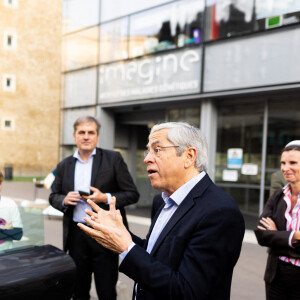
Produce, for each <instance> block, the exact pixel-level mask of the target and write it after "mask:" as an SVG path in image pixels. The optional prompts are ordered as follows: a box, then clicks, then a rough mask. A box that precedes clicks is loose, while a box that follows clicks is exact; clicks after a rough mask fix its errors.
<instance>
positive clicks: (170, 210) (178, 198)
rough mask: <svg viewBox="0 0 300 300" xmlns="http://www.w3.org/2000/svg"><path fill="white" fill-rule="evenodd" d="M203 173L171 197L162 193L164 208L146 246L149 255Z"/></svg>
mask: <svg viewBox="0 0 300 300" xmlns="http://www.w3.org/2000/svg"><path fill="white" fill-rule="evenodd" d="M205 174H206V173H205V172H204V171H202V172H201V173H200V174H198V175H196V176H195V177H193V178H192V179H191V180H189V181H188V182H187V183H185V184H184V185H182V186H181V187H180V188H179V189H177V190H176V191H175V192H174V193H173V194H172V195H171V196H169V195H167V194H166V193H162V198H163V200H164V201H165V206H164V208H163V209H162V211H161V213H160V215H159V216H158V218H157V220H156V222H155V225H154V227H153V230H152V232H151V235H150V237H149V242H148V246H147V252H148V253H151V251H152V249H153V246H154V245H155V243H156V241H157V239H158V237H159V236H160V234H161V232H162V231H163V229H164V228H165V226H166V224H167V223H168V222H169V220H170V219H171V217H172V215H173V214H174V213H175V211H176V210H177V208H178V206H179V205H180V204H181V202H182V201H183V200H184V199H185V198H186V196H187V195H188V193H189V192H190V191H191V190H192V189H193V188H194V187H195V185H196V184H197V183H198V182H199V181H200V180H201V179H202V178H203V177H204V176H205ZM134 245H135V243H131V244H130V245H129V247H128V249H127V250H126V251H124V252H122V253H121V254H120V258H121V259H122V260H123V259H124V258H125V257H126V255H127V254H128V252H129V251H130V250H131V249H132V248H133V246H134Z"/></svg>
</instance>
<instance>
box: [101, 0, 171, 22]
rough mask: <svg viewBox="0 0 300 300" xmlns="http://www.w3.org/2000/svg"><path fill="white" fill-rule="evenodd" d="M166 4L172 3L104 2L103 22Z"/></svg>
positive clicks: (158, 0)
mask: <svg viewBox="0 0 300 300" xmlns="http://www.w3.org/2000/svg"><path fill="white" fill-rule="evenodd" d="M166 2H170V0H142V1H141V0H127V1H124V0H113V1H112V0H102V1H101V22H105V21H108V20H112V19H116V18H119V17H123V16H125V15H129V14H132V13H134V12H137V11H140V10H143V9H147V8H150V7H154V6H156V5H159V4H162V3H166Z"/></svg>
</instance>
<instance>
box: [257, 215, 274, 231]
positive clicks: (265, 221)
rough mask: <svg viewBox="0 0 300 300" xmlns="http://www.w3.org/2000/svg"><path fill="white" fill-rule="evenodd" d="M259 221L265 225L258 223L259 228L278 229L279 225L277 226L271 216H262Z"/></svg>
mask: <svg viewBox="0 0 300 300" xmlns="http://www.w3.org/2000/svg"><path fill="white" fill-rule="evenodd" d="M259 222H260V224H262V225H263V226H260V225H258V226H257V228H258V229H261V230H278V229H277V227H276V224H275V222H274V221H273V220H272V219H271V218H269V217H267V218H261V220H260V221H259Z"/></svg>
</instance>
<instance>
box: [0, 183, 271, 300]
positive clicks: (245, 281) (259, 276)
mask: <svg viewBox="0 0 300 300" xmlns="http://www.w3.org/2000/svg"><path fill="white" fill-rule="evenodd" d="M2 195H3V196H7V197H11V198H14V199H16V200H17V202H18V203H21V202H22V200H29V201H30V202H33V201H34V200H35V199H36V198H39V199H44V200H46V199H48V195H49V191H48V190H46V189H35V187H34V185H33V184H31V183H13V182H4V184H3V189H2ZM127 214H128V220H129V224H130V228H131V230H132V231H133V232H134V233H136V234H138V235H140V236H145V235H146V233H147V231H148V228H149V224H150V219H149V216H150V210H149V209H136V208H128V209H127ZM44 233H45V239H44V243H45V244H52V245H54V246H56V247H58V248H61V247H62V221H61V218H53V217H49V216H45V217H44ZM266 258H267V253H266V249H265V248H263V247H260V246H258V245H257V243H256V240H255V237H254V235H253V233H252V230H247V231H246V235H245V239H244V243H243V247H242V252H241V256H240V259H239V261H238V263H237V265H236V267H235V270H234V274H233V281H232V289H231V294H232V296H231V299H232V300H260V299H261V300H263V299H265V296H264V283H263V273H264V268H265V264H266ZM132 285H133V282H132V280H131V279H129V278H128V277H127V276H125V275H124V274H122V273H120V275H119V283H118V292H119V293H118V300H130V299H131V291H132ZM91 296H92V298H91V299H92V300H96V299H97V296H96V292H95V288H94V286H93V287H92V290H91Z"/></svg>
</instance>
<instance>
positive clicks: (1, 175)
mask: <svg viewBox="0 0 300 300" xmlns="http://www.w3.org/2000/svg"><path fill="white" fill-rule="evenodd" d="M2 181H3V173H2V172H1V171H0V184H1V183H2Z"/></svg>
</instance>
